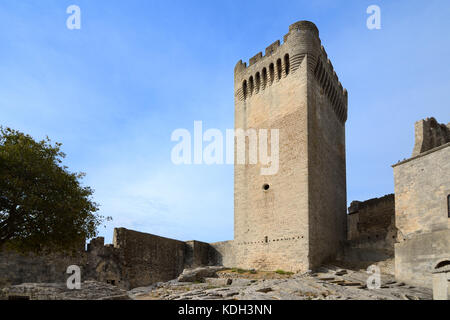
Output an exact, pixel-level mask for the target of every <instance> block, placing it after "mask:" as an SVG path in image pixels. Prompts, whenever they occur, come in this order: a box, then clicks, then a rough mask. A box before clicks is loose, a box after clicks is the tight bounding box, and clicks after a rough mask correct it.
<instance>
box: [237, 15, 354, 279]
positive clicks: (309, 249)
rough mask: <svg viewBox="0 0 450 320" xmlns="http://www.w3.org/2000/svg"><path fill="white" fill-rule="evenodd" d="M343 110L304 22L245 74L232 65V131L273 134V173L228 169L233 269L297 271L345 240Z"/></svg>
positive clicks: (342, 96)
mask: <svg viewBox="0 0 450 320" xmlns="http://www.w3.org/2000/svg"><path fill="white" fill-rule="evenodd" d="M271 65H273V70H274V71H273V72H271V70H272V67H271ZM264 70H266V72H264ZM279 70H281V72H278V71H279ZM265 73H267V78H266V77H265V76H264V74H265ZM278 74H279V75H280V76H278ZM346 110H347V96H346V92H345V91H344V90H343V88H342V86H341V85H340V83H339V81H338V80H337V76H336V74H335V73H334V71H333V69H332V66H331V63H330V62H329V60H328V59H327V58H326V53H325V50H324V49H323V47H322V46H321V44H320V39H319V36H318V30H317V28H316V26H315V25H314V24H313V23H311V22H307V21H301V22H297V23H295V24H293V25H291V26H290V28H289V33H288V34H287V35H286V36H285V37H284V43H283V45H280V42H279V41H277V42H275V43H273V44H272V45H270V46H269V47H268V48H267V49H266V54H265V56H263V55H262V53H259V54H257V55H256V56H255V57H253V58H252V59H250V64H249V66H248V67H247V65H246V64H245V63H242V61H239V62H238V64H237V65H236V68H235V128H236V129H244V130H247V129H249V128H254V129H279V170H278V172H277V173H276V174H274V175H261V172H260V168H261V166H260V164H259V163H258V164H257V165H252V164H249V163H248V161H246V164H245V165H243V164H237V163H236V165H235V182H234V184H235V194H234V196H235V203H234V204H235V241H234V247H235V254H236V262H237V264H238V266H239V267H241V268H247V269H248V268H256V269H265V270H275V269H283V270H286V271H302V270H303V271H304V270H308V269H309V268H311V267H313V266H315V265H317V264H320V263H321V262H322V261H324V260H325V259H331V258H333V256H334V254H335V253H336V252H337V250H338V245H339V241H341V240H344V239H345V221H346V220H345V219H346V197H345V194H346V191H345V187H346V185H345V120H346V113H347V111H346ZM268 140H269V141H270V139H268ZM247 142H249V141H247ZM235 148H236V146H235ZM268 149H269V150H271V146H270V144H269V148H268ZM235 151H236V149H235ZM235 153H236V152H235ZM247 160H248V159H247ZM264 185H269V189H268V190H264V188H263V186H264Z"/></svg>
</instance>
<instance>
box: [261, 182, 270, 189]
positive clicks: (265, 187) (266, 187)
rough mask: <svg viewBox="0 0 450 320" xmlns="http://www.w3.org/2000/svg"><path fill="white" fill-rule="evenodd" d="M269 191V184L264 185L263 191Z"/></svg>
mask: <svg viewBox="0 0 450 320" xmlns="http://www.w3.org/2000/svg"><path fill="white" fill-rule="evenodd" d="M269 189H270V186H269V185H268V184H267V183H265V184H263V190H264V191H267V190H269Z"/></svg>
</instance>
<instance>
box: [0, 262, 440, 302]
mask: <svg viewBox="0 0 450 320" xmlns="http://www.w3.org/2000/svg"><path fill="white" fill-rule="evenodd" d="M382 267H383V268H382V271H386V270H387V271H388V272H389V270H390V268H391V266H390V264H385V265H384V266H382ZM368 277H369V274H367V273H366V267H365V266H364V267H363V268H362V269H358V268H354V267H353V268H352V269H348V268H345V267H343V266H342V265H340V266H339V267H337V266H335V265H332V266H325V267H322V268H320V269H319V270H317V271H316V272H314V273H313V272H308V273H304V274H291V273H286V272H283V271H281V270H279V271H278V272H260V271H259V272H258V271H253V270H240V269H224V268H222V267H203V268H197V269H189V270H185V271H184V272H183V273H182V274H181V275H180V276H179V277H178V279H176V280H172V281H169V282H165V283H157V284H155V285H152V286H150V287H145V288H135V289H133V290H130V291H128V292H127V291H125V290H122V289H119V288H117V287H115V286H113V285H110V284H106V283H101V282H96V281H85V282H83V283H82V286H81V290H68V289H67V288H66V284H65V283H64V284H50V283H47V284H46V283H41V284H38V283H28V284H27V283H25V284H21V285H16V286H10V287H6V288H3V289H0V300H1V299H9V300H15V299H31V300H123V299H133V300H430V299H432V292H431V290H430V289H424V288H416V287H413V286H409V285H406V284H404V283H398V282H396V281H395V280H394V277H393V276H392V275H391V274H388V273H382V274H381V287H380V288H379V289H369V288H367V285H366V281H367V278H368Z"/></svg>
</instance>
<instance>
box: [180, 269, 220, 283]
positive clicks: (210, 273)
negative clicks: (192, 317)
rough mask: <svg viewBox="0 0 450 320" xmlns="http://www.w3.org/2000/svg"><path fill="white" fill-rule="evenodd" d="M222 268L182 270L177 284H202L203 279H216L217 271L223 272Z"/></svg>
mask: <svg viewBox="0 0 450 320" xmlns="http://www.w3.org/2000/svg"><path fill="white" fill-rule="evenodd" d="M223 269H224V267H215V266H211V267H199V268H195V269H184V270H183V273H182V274H180V276H179V277H178V281H179V282H196V281H199V282H204V281H205V278H214V277H216V278H217V271H220V270H223Z"/></svg>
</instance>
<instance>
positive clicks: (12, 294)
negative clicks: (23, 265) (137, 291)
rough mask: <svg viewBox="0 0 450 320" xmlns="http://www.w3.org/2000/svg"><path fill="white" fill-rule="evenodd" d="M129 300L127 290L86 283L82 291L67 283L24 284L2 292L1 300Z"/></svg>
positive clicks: (0, 293) (97, 283)
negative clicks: (69, 287)
mask: <svg viewBox="0 0 450 320" xmlns="http://www.w3.org/2000/svg"><path fill="white" fill-rule="evenodd" d="M20 299H21V300H129V299H130V298H129V296H128V294H127V292H126V291H125V290H122V289H119V288H117V287H115V286H112V285H109V284H106V283H102V282H96V281H85V282H83V283H82V284H81V289H79V290H77V289H74V290H69V289H67V286H66V284H65V283H24V284H20V285H15V286H11V287H6V288H3V289H1V290H0V300H20Z"/></svg>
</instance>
